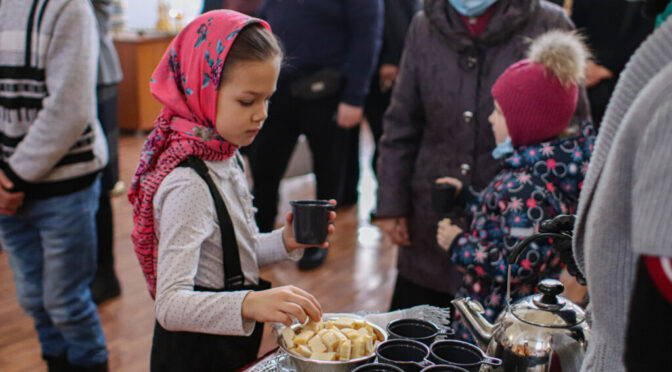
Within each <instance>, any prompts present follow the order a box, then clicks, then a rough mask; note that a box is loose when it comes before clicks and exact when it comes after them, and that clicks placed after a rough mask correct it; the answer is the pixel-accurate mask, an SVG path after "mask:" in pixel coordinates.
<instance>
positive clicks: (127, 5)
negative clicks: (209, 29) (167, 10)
mask: <svg viewBox="0 0 672 372" xmlns="http://www.w3.org/2000/svg"><path fill="white" fill-rule="evenodd" d="M122 1H124V9H126V27H127V28H129V29H132V30H135V29H148V28H153V27H154V25H155V24H156V19H157V9H158V4H159V0H122ZM168 4H169V5H170V6H171V7H174V8H177V9H181V10H182V14H183V15H184V18H183V19H184V24H185V25H186V24H187V23H189V21H191V20H192V19H194V18H195V17H196V16H198V14H199V13H200V11H201V9H202V8H203V1H202V0H168Z"/></svg>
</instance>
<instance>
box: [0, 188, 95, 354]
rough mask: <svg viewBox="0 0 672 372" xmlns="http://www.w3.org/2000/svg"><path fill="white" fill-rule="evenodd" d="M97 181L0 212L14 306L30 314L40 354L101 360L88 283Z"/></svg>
mask: <svg viewBox="0 0 672 372" xmlns="http://www.w3.org/2000/svg"><path fill="white" fill-rule="evenodd" d="M99 194H100V180H97V181H96V182H94V184H93V185H92V186H90V187H88V188H86V189H84V190H81V191H77V192H75V193H72V194H68V195H64V196H57V197H53V198H48V199H40V200H27V201H25V202H24V205H23V206H22V207H21V208H20V209H19V212H18V213H17V214H16V215H14V216H0V244H2V247H3V249H5V250H6V251H7V254H8V256H9V264H10V266H11V267H12V271H13V272H14V283H15V285H16V295H17V297H18V301H19V305H21V307H22V308H23V309H24V310H25V311H26V312H27V313H28V315H30V316H32V317H33V319H34V321H35V329H36V330H37V335H38V338H39V340H40V344H41V345H42V354H43V355H45V356H54V357H58V356H67V358H68V361H69V362H70V363H71V364H74V365H78V366H83V367H90V366H93V365H96V364H100V363H103V362H105V361H107V349H106V345H105V336H104V335H103V328H102V326H101V323H100V318H99V317H98V311H97V309H96V305H95V304H94V303H93V301H92V300H91V293H90V291H89V283H90V282H91V280H92V279H93V276H94V274H95V272H96V249H97V245H96V244H97V243H96V241H97V240H96V225H95V215H96V211H97V209H98V197H99Z"/></svg>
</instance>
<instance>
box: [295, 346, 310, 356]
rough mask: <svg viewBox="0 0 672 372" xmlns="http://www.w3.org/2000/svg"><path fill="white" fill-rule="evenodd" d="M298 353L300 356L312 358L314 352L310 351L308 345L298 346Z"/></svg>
mask: <svg viewBox="0 0 672 372" xmlns="http://www.w3.org/2000/svg"><path fill="white" fill-rule="evenodd" d="M296 353H297V354H299V355H301V356H304V357H306V358H310V355H311V354H312V353H313V352H312V351H310V349H309V348H308V347H307V346H306V345H298V346H297V347H296Z"/></svg>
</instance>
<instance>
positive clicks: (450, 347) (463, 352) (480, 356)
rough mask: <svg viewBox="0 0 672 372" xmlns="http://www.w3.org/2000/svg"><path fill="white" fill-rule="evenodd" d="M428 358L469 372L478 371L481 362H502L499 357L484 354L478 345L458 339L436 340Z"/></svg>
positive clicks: (490, 363)
mask: <svg viewBox="0 0 672 372" xmlns="http://www.w3.org/2000/svg"><path fill="white" fill-rule="evenodd" d="M429 359H430V360H431V361H432V362H434V363H436V364H448V365H452V366H458V367H461V368H464V369H466V370H467V371H470V372H478V370H479V369H480V368H481V365H483V364H488V365H491V366H499V365H501V364H502V361H501V359H497V358H491V357H489V356H487V355H485V353H484V352H483V351H482V350H481V349H479V348H478V346H476V345H472V344H470V343H468V342H464V341H459V340H444V341H436V342H435V343H433V344H432V346H431V349H430V355H429Z"/></svg>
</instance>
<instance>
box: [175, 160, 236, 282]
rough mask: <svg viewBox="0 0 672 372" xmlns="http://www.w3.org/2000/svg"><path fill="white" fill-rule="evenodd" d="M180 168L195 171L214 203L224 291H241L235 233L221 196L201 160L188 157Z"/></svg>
mask: <svg viewBox="0 0 672 372" xmlns="http://www.w3.org/2000/svg"><path fill="white" fill-rule="evenodd" d="M179 166H180V167H188V168H191V169H193V170H194V171H196V173H197V174H198V175H199V176H200V177H201V178H202V179H203V181H205V183H206V184H207V185H208V189H209V190H210V194H211V195H212V199H214V201H215V210H216V211H217V219H218V220H219V231H220V233H221V236H222V251H223V257H222V261H223V266H224V290H226V291H235V290H241V289H243V283H244V281H245V277H244V276H243V272H242V270H241V268H240V256H239V255H238V242H237V241H236V233H235V231H234V230H233V222H232V221H231V216H229V211H228V210H227V209H226V204H225V203H224V199H222V194H220V193H219V189H217V186H216V185H215V183H214V182H213V180H212V178H211V177H210V174H209V173H208V166H207V165H205V162H203V160H202V159H200V158H197V157H194V156H189V157H187V158H186V159H185V160H184V161H182V163H180V165H179Z"/></svg>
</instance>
